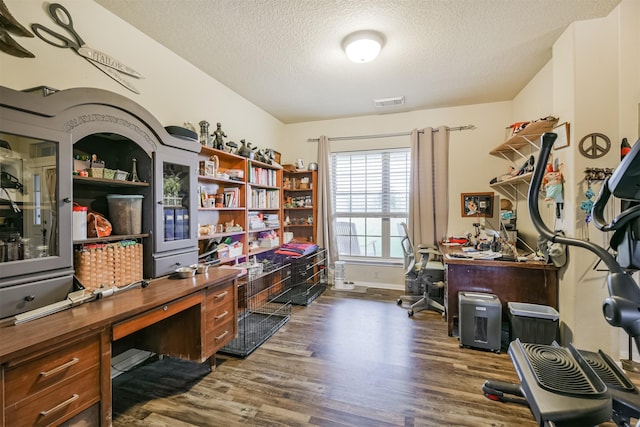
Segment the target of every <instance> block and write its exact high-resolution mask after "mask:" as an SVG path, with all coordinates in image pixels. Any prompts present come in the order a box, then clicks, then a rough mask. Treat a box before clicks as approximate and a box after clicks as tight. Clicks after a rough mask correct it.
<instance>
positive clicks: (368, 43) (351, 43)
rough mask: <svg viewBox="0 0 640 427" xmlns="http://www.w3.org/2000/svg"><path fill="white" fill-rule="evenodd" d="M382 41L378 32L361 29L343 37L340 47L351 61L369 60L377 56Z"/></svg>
mask: <svg viewBox="0 0 640 427" xmlns="http://www.w3.org/2000/svg"><path fill="white" fill-rule="evenodd" d="M383 42H384V40H383V38H382V35H381V34H380V33H378V32H376V31H371V30H362V31H356V32H355V33H351V34H349V35H348V36H347V37H345V39H344V40H343V41H342V48H343V49H344V51H345V53H346V54H347V58H349V59H350V60H352V61H353V62H359V63H362V62H369V61H373V60H374V59H375V58H376V56H378V53H380V49H382V44H383Z"/></svg>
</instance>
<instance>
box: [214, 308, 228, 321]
mask: <svg viewBox="0 0 640 427" xmlns="http://www.w3.org/2000/svg"><path fill="white" fill-rule="evenodd" d="M228 314H229V312H228V311H227V310H225V311H224V313H222V314H218V315H217V316H214V317H213V318H214V319H215V320H220V319H222V318H224V317H227V315H228Z"/></svg>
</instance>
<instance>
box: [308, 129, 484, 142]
mask: <svg viewBox="0 0 640 427" xmlns="http://www.w3.org/2000/svg"><path fill="white" fill-rule="evenodd" d="M475 128H476V127H475V125H466V126H456V127H447V130H448V131H454V130H473V129H475ZM418 132H420V133H424V131H423V130H421V131H418ZM431 132H438V129H433V130H432V131H431ZM408 135H411V132H398V133H380V134H376V135H355V136H334V137H332V138H329V141H349V140H354V139H374V138H392V137H395V136H408ZM319 140H320V139H319V138H309V139H307V142H318V141H319Z"/></svg>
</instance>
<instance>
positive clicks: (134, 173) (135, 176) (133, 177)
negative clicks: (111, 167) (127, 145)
mask: <svg viewBox="0 0 640 427" xmlns="http://www.w3.org/2000/svg"><path fill="white" fill-rule="evenodd" d="M131 161H132V162H133V165H132V166H131V182H140V178H138V168H137V166H136V163H137V162H138V161H137V160H136V159H135V157H134V158H133V159H131Z"/></svg>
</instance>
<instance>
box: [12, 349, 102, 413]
mask: <svg viewBox="0 0 640 427" xmlns="http://www.w3.org/2000/svg"><path fill="white" fill-rule="evenodd" d="M99 364H100V342H99V340H98V337H94V338H90V339H87V340H84V341H80V342H77V343H74V344H71V345H69V346H67V347H64V348H62V349H61V350H57V351H54V352H52V353H51V354H48V355H45V356H43V357H40V358H38V359H35V360H32V361H30V362H27V363H25V364H22V365H17V366H15V367H12V368H9V369H7V370H6V371H5V390H8V391H10V392H8V393H6V395H5V405H6V406H7V407H8V406H10V405H13V404H14V403H16V402H19V401H21V400H22V399H25V398H27V397H29V396H33V395H35V394H38V393H40V392H42V391H43V390H46V389H48V388H50V387H54V386H57V385H58V384H60V383H62V382H64V381H66V380H68V379H70V378H72V377H74V376H75V375H76V374H78V373H80V372H83V371H85V370H87V369H89V368H91V367H93V366H99ZM47 394H48V395H51V394H52V393H51V392H50V391H48V392H47ZM53 406H55V405H53ZM9 425H13V424H9Z"/></svg>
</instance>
